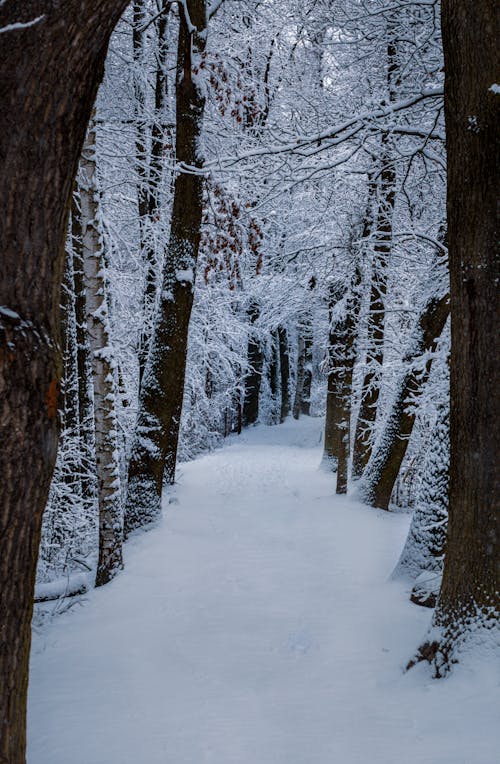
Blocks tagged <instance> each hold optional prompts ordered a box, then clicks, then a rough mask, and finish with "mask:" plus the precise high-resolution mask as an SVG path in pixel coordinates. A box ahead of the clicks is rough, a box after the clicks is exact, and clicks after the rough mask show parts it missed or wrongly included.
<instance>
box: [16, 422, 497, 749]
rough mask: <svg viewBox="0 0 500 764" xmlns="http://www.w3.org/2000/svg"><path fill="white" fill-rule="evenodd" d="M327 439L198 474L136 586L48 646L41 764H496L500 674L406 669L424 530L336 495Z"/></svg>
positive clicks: (76, 614) (39, 688) (218, 460)
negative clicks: (444, 676)
mask: <svg viewBox="0 0 500 764" xmlns="http://www.w3.org/2000/svg"><path fill="white" fill-rule="evenodd" d="M320 433H321V421H320V420H314V419H308V418H306V419H304V421H301V422H299V423H296V422H293V421H291V422H289V423H287V424H285V425H283V426H281V427H274V428H265V427H257V428H254V429H253V430H251V431H249V432H247V433H246V434H245V435H244V436H242V437H241V438H240V439H239V440H237V441H236V440H234V441H232V444H231V445H229V446H227V447H225V448H224V449H221V450H220V451H218V452H216V453H213V454H211V455H208V456H205V457H203V458H201V459H198V460H197V461H195V462H192V463H190V464H186V465H182V466H181V470H180V478H179V486H178V489H177V497H178V503H172V504H169V505H168V506H167V507H166V511H165V517H164V520H163V522H162V524H161V525H160V527H158V528H156V529H154V530H152V531H150V532H149V533H146V534H142V535H140V536H138V537H136V538H134V539H133V540H131V541H130V542H129V543H128V544H127V551H126V569H125V571H124V572H123V574H122V575H120V576H119V577H118V578H117V579H116V580H115V581H114V582H112V583H111V584H110V585H108V586H107V587H104V588H102V589H100V590H96V591H94V592H92V593H91V594H89V595H88V597H87V601H86V603H85V604H84V605H83V606H82V607H80V606H78V607H75V608H73V609H72V610H70V611H69V612H67V613H65V614H64V615H62V616H60V617H59V618H57V619H55V620H54V621H53V622H52V624H51V625H50V626H49V627H48V628H46V629H44V630H43V632H42V633H40V634H37V635H35V637H34V643H33V651H32V670H31V679H30V704H29V757H28V762H29V764H205V763H209V764H424V762H425V764H493V762H494V761H495V756H496V754H495V740H494V735H495V732H494V730H495V716H496V709H495V707H494V703H493V700H492V699H493V697H494V684H495V679H494V677H492V676H491V674H490V673H487V672H486V670H484V671H482V672H481V668H480V667H479V668H477V669H476V672H475V673H473V672H472V670H470V669H465V668H464V670H463V671H461V672H460V673H457V674H456V675H455V676H452V677H451V678H450V679H448V680H446V681H441V682H437V681H434V680H432V679H430V677H429V672H428V670H427V668H426V667H425V666H419V667H417V668H416V669H414V670H413V671H412V672H409V673H408V674H403V673H402V671H401V667H402V665H403V664H404V663H405V662H406V661H407V659H408V657H409V655H410V654H411V651H412V649H413V648H414V647H415V645H416V644H417V643H418V641H419V638H420V637H421V636H422V634H423V633H424V632H425V628H426V625H427V622H428V619H429V616H430V613H429V612H428V611H425V610H423V609H421V608H417V607H415V606H414V605H411V604H410V603H409V602H408V600H407V595H406V594H405V593H404V591H403V588H402V587H401V586H400V585H399V584H395V583H387V576H388V575H389V574H390V572H391V569H392V567H393V565H394V563H395V562H396V559H397V556H398V553H399V550H400V548H401V546H402V544H403V541H404V537H405V533H406V530H407V525H408V521H409V518H408V517H407V516H405V515H389V514H387V513H384V512H379V511H376V510H373V509H369V508H366V507H363V506H360V505H358V504H356V503H355V502H354V501H352V500H349V499H338V498H336V497H335V496H333V495H332V494H333V490H334V483H333V479H332V477H331V476H329V475H326V474H324V473H322V472H320V471H318V463H319V460H320V457H321V449H320V446H319V440H320ZM477 671H479V672H481V675H480V676H478V674H477ZM496 742H497V743H498V741H496Z"/></svg>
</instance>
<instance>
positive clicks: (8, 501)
mask: <svg viewBox="0 0 500 764" xmlns="http://www.w3.org/2000/svg"><path fill="white" fill-rule="evenodd" d="M125 5H126V0H66V2H64V3H62V2H56V0H9V2H8V3H2V4H1V5H0V28H2V27H3V28H4V29H3V30H2V35H1V46H2V55H1V63H0V103H1V104H2V108H1V110H0V220H1V221H2V225H1V229H0V305H1V306H2V308H1V311H0V442H1V444H2V448H1V449H0V475H1V478H0V494H1V495H0V687H1V692H0V720H1V725H0V761H1V762H2V764H22V762H24V760H25V746H26V740H25V717H26V688H27V680H28V659H29V647H30V622H31V613H32V603H33V590H34V583H35V570H36V560H37V552H38V543H39V538H40V527H41V519H42V513H43V509H44V506H45V502H46V499H47V493H48V489H49V483H50V478H51V475H52V471H53V467H54V462H55V457H56V449H57V440H58V429H59V428H58V421H57V389H58V384H59V378H60V373H61V361H60V347H59V337H58V320H59V319H58V312H59V298H60V284H61V279H62V271H63V262H64V242H65V236H66V229H67V220H68V205H69V200H70V196H71V189H72V185H73V179H74V176H75V173H76V168H77V162H78V156H79V154H80V150H81V146H82V142H83V139H84V136H85V130H86V126H87V122H88V119H89V116H90V112H91V109H92V104H93V101H94V98H95V94H96V91H97V87H98V84H99V82H100V79H101V77H102V70H103V65H104V58H105V55H106V50H107V44H108V39H109V35H110V33H111V31H112V29H113V27H114V25H115V23H116V21H117V20H118V17H119V15H120V13H121V12H122V11H123V9H124V8H125ZM23 24H24V25H25V26H22V25H23ZM10 25H15V26H13V27H11V29H10V30H8V31H7V30H5V27H8V26H10ZM20 469H21V470H22V479H20Z"/></svg>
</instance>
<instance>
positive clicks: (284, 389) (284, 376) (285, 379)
mask: <svg viewBox="0 0 500 764" xmlns="http://www.w3.org/2000/svg"><path fill="white" fill-rule="evenodd" d="M278 337H279V353H280V382H281V413H280V422H281V423H283V422H284V421H285V419H286V418H287V416H288V415H289V413H290V386H289V385H290V355H289V352H288V336H287V331H286V329H285V327H284V326H280V327H278Z"/></svg>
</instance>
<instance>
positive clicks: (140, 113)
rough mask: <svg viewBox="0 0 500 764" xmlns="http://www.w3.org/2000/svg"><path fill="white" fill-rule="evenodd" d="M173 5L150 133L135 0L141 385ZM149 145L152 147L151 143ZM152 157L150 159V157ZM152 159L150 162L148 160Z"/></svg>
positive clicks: (139, 3)
mask: <svg viewBox="0 0 500 764" xmlns="http://www.w3.org/2000/svg"><path fill="white" fill-rule="evenodd" d="M169 10H170V6H169V5H167V3H166V2H165V1H164V2H163V4H162V13H161V14H160V16H159V17H158V19H157V22H156V25H155V26H156V31H157V36H158V41H157V61H156V77H155V106H154V109H155V118H154V121H153V125H152V127H151V135H149V130H148V129H147V123H146V94H145V93H144V88H143V85H142V83H141V82H140V77H141V76H143V71H142V70H143V61H142V56H143V32H142V31H141V29H142V27H143V26H144V23H145V19H146V18H147V17H146V16H145V13H144V2H143V0H135V2H134V4H133V28H132V50H133V56H134V63H135V68H136V71H135V78H134V92H135V115H136V142H135V145H136V165H137V176H138V186H137V208H138V213H139V241H140V247H141V253H142V257H143V260H144V263H145V266H146V277H145V284H144V297H143V310H144V313H143V321H142V329H141V337H140V342H139V386H140V384H141V382H142V377H143V374H144V367H145V365H146V359H147V354H148V346H149V340H150V338H151V334H152V331H153V319H154V308H155V301H156V291H157V272H158V263H157V256H156V251H155V244H154V226H155V224H156V223H157V222H158V216H159V210H160V183H161V178H162V166H163V161H162V160H163V148H164V144H165V140H164V130H163V124H162V122H163V119H164V110H165V103H166V99H167V84H168V79H167V71H166V70H167V27H168V25H167V21H168V14H169ZM149 145H150V149H148V146H149ZM148 157H149V160H148ZM148 161H149V163H148Z"/></svg>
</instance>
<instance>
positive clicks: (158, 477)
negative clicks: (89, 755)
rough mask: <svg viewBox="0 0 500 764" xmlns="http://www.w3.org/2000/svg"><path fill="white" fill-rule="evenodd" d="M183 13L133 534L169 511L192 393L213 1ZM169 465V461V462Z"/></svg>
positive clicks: (193, 2) (139, 430)
mask: <svg viewBox="0 0 500 764" xmlns="http://www.w3.org/2000/svg"><path fill="white" fill-rule="evenodd" d="M187 11H188V15H189V18H188V19H186V15H185V12H184V11H182V6H181V14H180V16H181V19H180V30H179V43H178V55H177V92H176V97H177V116H176V159H177V165H178V168H179V170H178V174H177V177H176V179H175V187H174V201H173V209H172V222H171V229H170V240H169V244H168V248H167V252H166V254H165V263H164V271H163V284H162V288H161V294H160V298H159V301H158V308H157V313H156V320H155V327H154V333H153V336H152V338H151V342H150V347H149V353H148V359H147V362H146V368H145V371H144V377H143V381H142V385H141V391H140V397H139V411H138V418H137V425H136V434H135V439H134V443H133V446H132V454H131V458H130V464H129V484H128V495H127V509H126V516H125V527H126V531H127V532H130V531H132V530H134V529H135V528H139V527H141V526H143V525H146V524H148V523H150V522H152V521H154V520H155V519H156V518H157V517H158V515H159V513H160V509H161V492H162V485H163V479H164V473H165V468H166V466H167V475H166V479H167V481H168V482H173V480H174V475H175V456H176V453H177V444H178V440H179V427H180V414H181V410H182V398H183V393H184V377H185V369H186V356H187V339H188V327H189V318H190V315H191V308H192V305H193V290H194V276H195V270H196V261H197V258H198V249H199V244H200V232H201V220H202V212H203V193H202V192H203V178H202V175H201V174H198V173H194V172H192V171H190V170H187V171H184V170H183V167H193V166H194V167H197V168H201V166H202V157H201V155H200V137H201V128H202V121H203V112H204V108H205V97H204V94H203V88H202V87H201V83H200V82H199V80H198V77H197V76H196V72H195V71H194V70H196V68H197V67H198V66H199V64H200V57H201V54H202V53H203V51H204V49H205V42H206V3H205V1H204V0H190V1H189V2H187ZM167 460H168V464H167Z"/></svg>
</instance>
